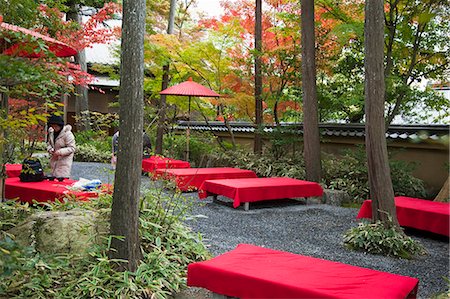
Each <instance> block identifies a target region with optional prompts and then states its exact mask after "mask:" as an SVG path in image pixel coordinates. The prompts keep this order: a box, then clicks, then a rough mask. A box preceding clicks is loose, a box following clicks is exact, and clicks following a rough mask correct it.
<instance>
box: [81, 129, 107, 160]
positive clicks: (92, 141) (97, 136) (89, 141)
mask: <svg viewBox="0 0 450 299" xmlns="http://www.w3.org/2000/svg"><path fill="white" fill-rule="evenodd" d="M75 140H76V143H77V146H84V145H90V146H93V147H95V148H96V149H97V150H98V151H101V152H107V153H110V154H111V143H112V137H111V136H108V134H107V132H106V131H93V130H87V131H81V132H77V133H76V134H75Z"/></svg>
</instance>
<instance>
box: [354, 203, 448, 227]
mask: <svg viewBox="0 0 450 299" xmlns="http://www.w3.org/2000/svg"><path fill="white" fill-rule="evenodd" d="M449 207H450V206H449V204H448V203H447V202H436V201H430V200H424V199H419V198H412V197H405V196H397V197H395V208H396V211H397V218H398V222H399V223H400V225H401V226H405V227H411V228H416V229H421V230H425V231H429V232H433V233H436V234H440V235H444V236H449V215H450V209H449ZM356 218H372V201H371V200H365V201H364V202H363V205H362V206H361V209H360V210H359V213H358V216H356Z"/></svg>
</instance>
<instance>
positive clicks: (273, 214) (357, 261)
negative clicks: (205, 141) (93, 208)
mask: <svg viewBox="0 0 450 299" xmlns="http://www.w3.org/2000/svg"><path fill="white" fill-rule="evenodd" d="M72 177H73V178H75V179H78V178H80V177H83V178H87V179H95V178H98V179H100V180H102V182H106V183H107V182H109V183H111V182H112V181H113V178H114V174H113V171H112V170H111V167H110V166H109V165H108V164H100V163H86V162H75V163H74V165H73V169H72ZM142 182H143V187H144V188H148V187H152V186H154V184H155V183H153V182H150V180H149V179H148V178H147V177H145V176H143V177H142ZM181 196H185V197H189V198H192V201H193V203H194V205H193V208H192V211H191V215H192V217H190V220H188V222H187V224H188V225H189V226H190V227H191V228H192V230H193V231H195V232H200V233H201V234H202V235H203V237H204V242H205V244H207V245H208V247H209V250H210V251H211V253H212V254H214V255H218V254H221V253H224V252H226V251H229V250H231V249H233V248H235V247H236V245H237V244H239V243H250V244H254V245H258V246H264V247H268V248H272V249H277V250H284V251H289V252H293V253H298V254H302V255H308V256H313V257H317V258H323V259H327V260H332V261H338V262H342V263H347V264H351V265H355V266H361V267H366V268H370V269H375V270H380V271H386V272H390V273H396V274H401V275H406V276H411V277H416V278H418V279H419V280H420V282H419V294H418V296H419V298H430V297H431V296H432V295H434V294H436V293H440V292H443V291H445V290H447V289H448V286H447V283H446V282H445V280H444V277H449V242H448V238H440V237H437V236H434V235H433V236H431V235H427V234H421V233H419V232H417V231H407V233H408V235H410V236H411V237H413V238H414V239H416V240H418V241H420V242H421V243H422V244H423V245H424V247H425V248H426V250H427V252H428V254H427V255H425V256H422V257H418V258H416V259H414V260H402V259H395V258H390V257H384V256H379V255H370V254H365V253H362V252H354V251H350V250H347V249H345V248H344V246H343V245H342V235H343V234H344V232H345V231H346V230H348V229H350V228H352V227H355V226H356V225H357V221H356V214H357V212H358V210H357V209H354V208H341V207H335V206H330V205H309V204H308V205H305V204H301V203H299V202H293V201H283V202H262V203H255V204H251V205H250V211H248V212H245V211H244V210H243V209H241V208H238V209H233V208H232V207H231V205H229V204H219V203H215V202H212V200H211V199H210V198H208V199H206V200H202V201H200V200H198V197H197V194H196V193H184V194H183V195H181ZM219 199H220V197H219Z"/></svg>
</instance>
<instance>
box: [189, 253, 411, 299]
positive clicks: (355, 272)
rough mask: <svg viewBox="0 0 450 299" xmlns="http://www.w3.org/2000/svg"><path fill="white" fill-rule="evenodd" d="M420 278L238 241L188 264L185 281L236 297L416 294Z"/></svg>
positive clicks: (362, 296)
mask: <svg viewBox="0 0 450 299" xmlns="http://www.w3.org/2000/svg"><path fill="white" fill-rule="evenodd" d="M418 284H419V280H418V279H417V278H412V277H408V276H402V275H398V274H391V273H387V272H382V271H377V270H372V269H367V268H362V267H356V266H352V265H348V264H343V263H339V262H333V261H328V260H323V259H318V258H313V257H309V256H303V255H299V254H293V253H289V252H284V251H278V250H273V249H269V248H262V247H258V246H254V245H249V244H239V245H238V246H237V247H236V248H235V249H234V250H231V251H229V252H226V253H224V254H222V255H219V256H217V257H215V258H213V259H210V260H208V261H204V262H196V263H192V264H189V266H188V274H187V285H188V286H191V287H201V288H206V289H208V290H210V291H212V292H214V293H217V294H221V295H225V296H230V297H238V298H343V299H344V298H345V299H350V298H355V299H361V298H374V299H375V298H398V299H405V298H416V295H417V288H418Z"/></svg>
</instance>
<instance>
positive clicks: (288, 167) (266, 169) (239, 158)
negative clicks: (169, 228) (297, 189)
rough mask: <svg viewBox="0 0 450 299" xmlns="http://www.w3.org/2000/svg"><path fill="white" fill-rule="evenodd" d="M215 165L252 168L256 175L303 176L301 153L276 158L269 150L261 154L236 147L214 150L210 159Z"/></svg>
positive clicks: (301, 177)
mask: <svg viewBox="0 0 450 299" xmlns="http://www.w3.org/2000/svg"><path fill="white" fill-rule="evenodd" d="M212 160H213V161H214V165H215V166H224V165H228V166H232V167H237V168H242V169H249V170H253V171H254V172H255V173H256V174H257V175H258V176H261V177H271V176H282V177H292V178H297V179H304V178H305V167H304V161H303V158H302V156H301V154H298V155H297V156H295V157H291V156H288V155H284V156H282V157H279V158H278V159H276V158H275V157H274V156H273V155H272V154H271V153H270V152H267V153H264V154H263V155H261V156H258V155H255V154H253V153H251V152H248V151H245V150H242V149H237V150H233V151H226V152H216V153H214V157H213V159H212Z"/></svg>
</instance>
